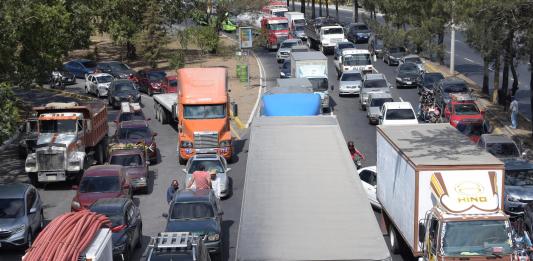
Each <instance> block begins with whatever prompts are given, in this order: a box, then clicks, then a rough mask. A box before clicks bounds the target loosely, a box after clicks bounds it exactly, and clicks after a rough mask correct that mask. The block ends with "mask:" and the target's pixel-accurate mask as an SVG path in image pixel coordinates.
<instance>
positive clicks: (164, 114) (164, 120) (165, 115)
mask: <svg viewBox="0 0 533 261" xmlns="http://www.w3.org/2000/svg"><path fill="white" fill-rule="evenodd" d="M159 115H160V116H159V117H161V124H167V123H168V113H167V111H166V110H164V109H163V108H161V109H160V113H159Z"/></svg>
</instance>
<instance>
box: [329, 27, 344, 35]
mask: <svg viewBox="0 0 533 261" xmlns="http://www.w3.org/2000/svg"><path fill="white" fill-rule="evenodd" d="M324 34H344V31H343V30H342V28H341V27H333V28H324Z"/></svg>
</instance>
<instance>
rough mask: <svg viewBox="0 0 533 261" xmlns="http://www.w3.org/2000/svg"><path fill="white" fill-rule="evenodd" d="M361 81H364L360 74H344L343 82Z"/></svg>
mask: <svg viewBox="0 0 533 261" xmlns="http://www.w3.org/2000/svg"><path fill="white" fill-rule="evenodd" d="M361 80H363V78H362V77H361V74H360V73H343V74H342V77H341V81H343V82H353V81H361Z"/></svg>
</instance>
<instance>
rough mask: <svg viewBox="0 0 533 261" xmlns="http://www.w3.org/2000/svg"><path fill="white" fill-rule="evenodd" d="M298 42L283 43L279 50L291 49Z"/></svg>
mask: <svg viewBox="0 0 533 261" xmlns="http://www.w3.org/2000/svg"><path fill="white" fill-rule="evenodd" d="M297 44H298V42H294V41H290V42H283V43H281V47H280V48H291V47H293V46H295V45H297Z"/></svg>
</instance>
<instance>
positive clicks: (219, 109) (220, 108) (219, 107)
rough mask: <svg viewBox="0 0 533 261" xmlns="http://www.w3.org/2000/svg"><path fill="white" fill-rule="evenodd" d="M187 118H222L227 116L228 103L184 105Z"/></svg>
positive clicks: (184, 113)
mask: <svg viewBox="0 0 533 261" xmlns="http://www.w3.org/2000/svg"><path fill="white" fill-rule="evenodd" d="M183 117H184V118H185V119H193V120H194V119H221V118H224V117H226V104H214V105H185V106H183Z"/></svg>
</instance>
